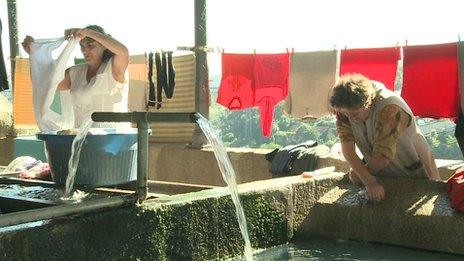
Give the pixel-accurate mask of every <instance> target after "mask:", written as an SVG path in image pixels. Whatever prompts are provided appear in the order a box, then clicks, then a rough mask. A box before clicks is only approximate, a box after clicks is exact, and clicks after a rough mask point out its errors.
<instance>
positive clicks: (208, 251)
mask: <svg viewBox="0 0 464 261" xmlns="http://www.w3.org/2000/svg"><path fill="white" fill-rule="evenodd" d="M380 182H381V183H382V184H383V185H384V186H385V188H386V191H387V198H386V200H385V201H384V202H382V203H380V204H375V205H374V204H370V203H368V202H367V201H366V200H365V196H364V195H363V193H360V191H361V189H360V188H359V187H356V186H353V185H350V184H349V183H348V182H347V180H346V178H344V175H343V173H340V172H332V173H329V174H325V175H320V176H316V177H314V178H311V179H305V178H302V177H301V176H294V177H285V178H278V179H269V180H263V181H256V182H249V183H244V184H241V185H239V192H240V197H241V201H242V204H243V206H244V209H245V214H246V218H247V222H248V228H249V233H250V238H251V242H252V245H253V248H254V249H262V248H269V247H273V246H277V245H282V244H286V243H287V242H291V241H295V240H298V241H301V240H303V241H304V240H305V239H309V238H314V237H334V238H342V239H355V240H362V241H366V242H379V243H385V244H391V245H398V246H407V247H413V248H417V249H424V250H433V251H441V252H447V253H453V254H455V255H456V256H455V257H456V258H457V259H459V258H462V256H461V257H460V256H459V255H462V254H464V244H462V242H463V239H464V217H463V216H462V214H460V213H456V212H454V211H453V210H452V209H451V208H450V205H449V201H448V200H447V197H446V193H445V186H444V184H443V183H441V182H430V181H425V180H399V179H381V180H380ZM150 187H151V188H154V187H156V190H158V191H160V188H161V187H163V184H162V183H161V184H156V185H155V184H154V183H153V182H152V183H151V185H150ZM174 187H177V188H179V189H178V191H177V192H178V193H180V194H172V195H167V194H164V195H162V194H157V195H156V194H153V195H150V193H149V198H148V199H147V200H146V201H144V202H143V203H141V204H129V205H125V206H121V207H118V208H113V209H110V210H101V211H99V212H92V213H87V214H79V215H73V216H67V217H62V218H59V219H53V220H44V221H42V222H40V223H37V222H34V223H29V224H25V225H24V224H23V225H21V226H15V227H6V228H5V227H4V228H2V230H1V232H0V258H1V259H2V260H17V259H20V260H58V259H59V260H63V259H65V260H68V259H72V260H208V259H223V258H227V257H232V256H236V255H240V254H242V252H243V239H242V237H241V234H240V231H239V228H238V224H237V220H236V216H235V210H234V207H233V204H232V200H231V199H230V193H229V191H228V189H227V188H225V187H208V186H200V185H188V184H177V185H176V184H169V185H167V187H165V189H167V190H171V191H172V189H173V188H174ZM149 191H152V190H149ZM189 191H191V192H189ZM101 192H102V191H101ZM186 192H187V193H186ZM105 193H122V192H121V191H117V192H116V191H105ZM128 193H130V192H128ZM109 197H111V195H110V196H109ZM0 204H1V203H0ZM47 208H48V207H44V208H42V209H43V210H44V211H46V209H47Z"/></svg>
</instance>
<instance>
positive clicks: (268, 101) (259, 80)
mask: <svg viewBox="0 0 464 261" xmlns="http://www.w3.org/2000/svg"><path fill="white" fill-rule="evenodd" d="M289 75H290V54H288V53H285V54H256V55H255V93H254V97H255V99H254V100H255V105H257V106H258V107H259V115H260V119H261V131H262V133H263V135H264V136H265V137H270V136H271V134H272V123H273V121H274V107H275V105H276V104H277V103H279V102H280V101H282V100H284V99H285V98H286V97H287V95H288V80H289Z"/></svg>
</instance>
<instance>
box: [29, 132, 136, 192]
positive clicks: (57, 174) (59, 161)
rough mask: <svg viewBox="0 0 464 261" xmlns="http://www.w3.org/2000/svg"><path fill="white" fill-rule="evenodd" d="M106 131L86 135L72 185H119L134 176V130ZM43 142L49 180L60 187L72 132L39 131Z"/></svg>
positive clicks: (65, 167)
mask: <svg viewBox="0 0 464 261" xmlns="http://www.w3.org/2000/svg"><path fill="white" fill-rule="evenodd" d="M105 131H107V132H108V133H107V134H96V135H92V134H89V135H87V137H86V138H85V141H84V144H83V146H82V150H81V155H80V159H79V164H78V166H77V173H76V176H75V180H74V185H75V186H86V187H100V186H109V185H118V184H123V183H127V182H130V181H134V180H136V179H137V172H136V170H137V129H127V130H124V131H121V130H117V131H116V130H115V129H105ZM36 135H37V138H38V139H40V140H43V141H44V142H45V149H46V154H47V158H48V163H49V164H50V169H51V174H52V180H53V181H54V182H55V183H56V184H58V185H60V186H63V185H64V184H65V183H66V178H67V176H68V163H69V158H70V157H71V146H72V142H73V139H74V137H75V135H62V134H56V132H51V133H38V134H36Z"/></svg>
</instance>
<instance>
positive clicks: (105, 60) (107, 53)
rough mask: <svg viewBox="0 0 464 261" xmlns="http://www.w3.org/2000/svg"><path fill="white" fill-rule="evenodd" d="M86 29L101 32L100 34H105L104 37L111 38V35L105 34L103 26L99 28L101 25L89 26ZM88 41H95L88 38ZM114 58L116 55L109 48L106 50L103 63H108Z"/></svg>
mask: <svg viewBox="0 0 464 261" xmlns="http://www.w3.org/2000/svg"><path fill="white" fill-rule="evenodd" d="M85 28H86V29H90V30H94V31H96V32H99V33H101V34H104V35H108V36H111V35H109V34H107V33H106V32H105V29H103V27H101V26H99V25H96V24H91V25H87V26H86V27H85ZM86 40H87V41H91V42H93V41H95V40H94V39H91V38H88V39H86ZM113 56H114V53H112V52H111V51H110V50H108V49H107V48H105V50H104V51H103V58H102V60H103V62H107V61H108V60H109V59H110V58H111V57H113Z"/></svg>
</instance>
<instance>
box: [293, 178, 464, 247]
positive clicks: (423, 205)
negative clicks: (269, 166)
mask: <svg viewBox="0 0 464 261" xmlns="http://www.w3.org/2000/svg"><path fill="white" fill-rule="evenodd" d="M380 182H381V183H382V184H383V185H384V187H385V190H386V195H387V196H386V200H385V201H384V202H381V203H378V204H372V203H368V202H367V200H366V197H365V194H363V193H362V189H361V188H359V187H356V186H353V185H349V184H347V183H346V184H341V185H339V186H337V187H335V188H333V189H332V190H330V191H329V192H327V193H326V194H325V195H324V196H323V197H321V198H320V199H319V200H318V201H317V203H316V204H315V205H314V208H313V209H312V211H311V213H310V214H309V215H308V216H307V218H306V219H305V221H304V222H303V224H302V225H301V227H300V230H299V233H298V235H297V237H300V238H305V237H308V236H315V235H321V236H328V237H335V238H344V239H358V240H363V241H371V242H380V243H387V244H394V245H401V246H408V247H413V248H421V249H429V250H436V251H443V252H449V253H458V254H464V244H463V243H462V242H463V239H464V216H463V215H462V214H461V213H456V212H454V210H453V209H452V208H451V207H450V203H449V199H448V197H447V194H446V190H445V185H444V183H442V182H431V181H427V180H411V179H404V180H402V179H382V180H381V181H380Z"/></svg>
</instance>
